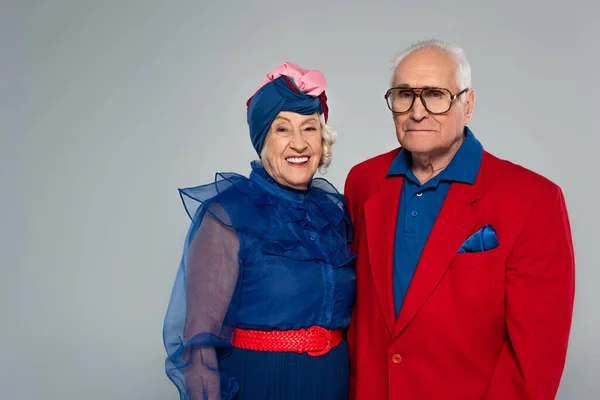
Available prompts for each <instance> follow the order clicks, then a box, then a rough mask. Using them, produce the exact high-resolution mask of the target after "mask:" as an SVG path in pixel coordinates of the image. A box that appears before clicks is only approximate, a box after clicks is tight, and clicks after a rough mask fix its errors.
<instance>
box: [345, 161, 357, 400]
mask: <svg viewBox="0 0 600 400" xmlns="http://www.w3.org/2000/svg"><path fill="white" fill-rule="evenodd" d="M357 180H358V178H357V177H356V173H355V171H353V170H351V171H350V173H349V174H348V177H347V178H346V183H345V185H344V197H345V199H346V207H348V213H349V214H350V219H351V220H352V225H353V227H354V234H353V241H352V244H351V248H352V251H354V252H355V254H356V249H357V247H358V243H359V240H360V239H359V237H358V235H359V229H358V228H359V227H360V221H359V218H360V217H359V215H360V212H359V206H358V205H357V203H358V202H359V198H358V193H356V192H357V191H358V187H359V186H358V185H357ZM355 312H356V308H355V309H354V310H353V311H352V315H351V317H350V327H349V328H348V333H347V341H348V352H349V357H350V379H349V385H350V387H349V396H348V399H349V400H354V397H355V395H354V391H355V376H356V373H355V371H356V368H355V365H356V364H355V363H356V359H355V354H356V351H355V343H356V341H355V337H356V334H355V323H354V322H355V320H356V319H355Z"/></svg>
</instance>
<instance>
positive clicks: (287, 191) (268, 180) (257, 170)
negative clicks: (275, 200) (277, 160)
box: [249, 161, 312, 203]
mask: <svg viewBox="0 0 600 400" xmlns="http://www.w3.org/2000/svg"><path fill="white" fill-rule="evenodd" d="M250 167H251V168H252V171H251V172H250V177H249V179H250V181H251V182H252V183H254V184H256V185H258V186H260V187H261V188H262V189H263V190H264V191H266V192H267V193H269V194H271V195H273V196H276V197H279V198H282V199H285V200H289V201H292V202H296V203H304V202H305V201H307V200H308V199H309V197H310V195H311V192H312V190H311V188H312V182H309V184H308V189H306V190H301V189H294V188H291V187H289V186H285V185H282V184H281V183H279V182H277V181H276V180H275V179H273V177H272V176H271V175H269V174H268V172H267V170H266V169H265V167H264V166H263V165H262V163H261V162H260V161H252V163H250Z"/></svg>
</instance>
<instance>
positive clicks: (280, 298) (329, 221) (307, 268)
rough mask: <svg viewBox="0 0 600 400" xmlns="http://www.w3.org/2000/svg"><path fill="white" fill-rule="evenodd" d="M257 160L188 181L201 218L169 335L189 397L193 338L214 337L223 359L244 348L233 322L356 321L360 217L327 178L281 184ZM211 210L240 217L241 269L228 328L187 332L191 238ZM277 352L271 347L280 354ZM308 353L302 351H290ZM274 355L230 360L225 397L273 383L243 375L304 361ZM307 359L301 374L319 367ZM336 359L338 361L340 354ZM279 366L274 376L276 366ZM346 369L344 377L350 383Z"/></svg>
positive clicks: (171, 371) (175, 368)
mask: <svg viewBox="0 0 600 400" xmlns="http://www.w3.org/2000/svg"><path fill="white" fill-rule="evenodd" d="M251 167H252V172H251V174H250V177H249V179H248V178H246V177H244V176H242V175H239V174H235V173H219V174H217V176H216V179H215V182H214V183H212V184H208V185H204V186H199V187H194V188H188V189H183V190H181V191H180V193H181V197H182V200H183V202H184V204H185V208H186V211H187V213H188V215H189V216H190V217H191V218H192V224H191V227H190V230H189V232H188V236H187V237H186V241H185V243H186V245H185V247H184V251H183V256H182V260H181V263H180V266H179V270H178V273H177V277H176V280H175V284H174V287H173V291H172V295H171V300H170V303H169V307H168V310H167V315H166V317H165V322H164V327H163V336H164V343H165V348H166V350H167V355H168V357H167V360H166V373H167V375H168V376H169V378H170V379H171V380H172V381H173V383H174V384H175V385H176V386H177V388H178V389H179V392H180V398H181V399H182V400H183V399H188V394H187V393H188V388H187V387H186V383H185V379H184V370H185V368H186V367H187V366H188V364H189V363H190V362H189V360H188V359H187V357H186V356H185V354H186V349H188V348H190V347H195V346H212V347H215V348H216V349H217V351H218V354H219V357H220V360H226V359H228V357H240V353H239V352H240V351H241V350H240V349H232V348H231V338H232V336H231V332H232V331H233V329H234V328H245V329H258V330H274V329H279V330H288V329H300V328H308V327H310V326H314V325H317V326H321V327H324V328H327V329H343V328H346V327H347V326H348V325H349V322H350V312H351V307H352V304H353V302H354V297H355V270H354V262H353V260H354V257H355V256H354V254H353V253H352V252H351V251H350V249H349V247H348V245H347V244H348V242H349V241H351V240H352V237H351V235H352V225H351V222H350V218H349V215H348V213H347V210H346V208H345V204H344V197H343V195H341V194H340V193H338V192H337V190H336V189H335V188H334V187H333V186H332V185H331V184H330V183H329V182H328V181H326V180H325V179H322V178H316V179H313V181H312V182H311V184H310V185H309V188H308V189H307V190H305V191H300V190H295V189H291V188H288V187H285V186H282V185H280V184H278V183H277V182H276V181H274V180H273V179H272V178H271V177H270V176H269V175H268V174H267V172H266V171H265V170H264V168H263V167H262V165H261V164H260V162H253V163H252V164H251ZM215 205H218V206H219V207H222V208H223V209H224V210H225V211H226V213H227V216H228V217H229V219H230V220H229V221H227V220H224V219H223V218H222V217H221V216H219V215H218V214H215V213H213V211H212V210H213V209H214V206H215ZM207 212H208V213H211V215H212V216H215V217H216V218H217V219H218V220H219V221H220V223H222V224H223V225H224V226H230V227H233V228H234V229H235V232H236V233H237V236H238V237H239V253H238V261H239V278H238V279H237V284H236V288H235V292H234V294H233V297H232V299H231V302H230V304H229V308H228V310H227V314H226V316H225V318H224V321H223V329H222V330H221V333H220V334H214V333H212V334H211V333H207V332H195V335H194V336H193V337H191V338H189V339H186V338H185V337H184V329H185V324H186V317H188V318H189V316H188V315H187V314H186V284H185V277H186V260H187V258H188V255H189V244H190V243H192V240H193V238H194V235H195V233H196V231H197V230H198V227H199V226H200V224H201V222H202V219H203V218H204V216H205V215H206V213H207ZM339 351H342V353H340V354H339V357H342V358H343V357H344V355H343V351H344V350H338V352H339ZM276 354H277V353H273V354H272V355H271V356H266V357H277V356H276ZM300 356H302V355H300V354H296V353H293V354H287V355H286V356H285V357H287V359H290V358H292V359H293V358H294V357H300ZM285 357H284V358H285ZM249 359H250V360H251V359H252V358H249ZM316 359H317V360H322V361H323V362H325V361H326V360H328V359H327V358H322V357H317V358H316ZM230 360H231V359H230ZM256 360H258V359H256ZM266 360H267V359H262V361H261V363H262V362H263V361H264V362H265V364H259V365H257V364H254V363H252V362H245V363H244V364H243V365H237V364H236V365H233V366H232V364H231V362H229V363H228V364H227V363H226V361H223V362H224V363H226V365H227V368H225V369H221V366H219V369H220V371H221V374H220V375H221V394H222V398H223V399H231V398H233V396H234V395H235V394H236V393H238V394H239V395H241V394H242V393H243V395H244V396H246V397H243V398H262V397H260V396H259V397H252V396H254V393H253V390H258V389H259V388H260V387H261V386H268V385H271V384H272V383H271V382H255V385H253V386H252V387H244V386H243V385H241V384H240V379H241V378H242V377H241V376H240V375H243V374H246V373H248V374H252V373H255V372H256V371H254V370H256V369H257V368H258V369H264V370H265V371H267V370H273V371H274V370H277V369H281V368H284V369H287V368H295V367H294V365H297V364H293V365H282V364H281V358H280V359H276V358H273V359H272V361H273V362H272V363H271V362H267V361H266ZM311 362H319V361H311ZM329 362H330V363H331V359H330V361H329ZM219 363H221V361H219ZM296 363H297V361H296ZM298 365H300V364H298ZM305 367H306V368H305V369H300V370H298V371H295V373H296V374H298V379H302V376H303V375H302V374H309V375H310V373H311V371H310V370H311V369H313V368H314V367H311V365H310V363H306V364H305ZM330 367H331V368H333V364H331V365H330ZM339 367H340V366H339V365H338V366H337V367H336V368H339ZM253 371H254V372H253ZM273 371H271V372H272V373H269V374H265V376H273V373H274V372H273ZM345 379H346V381H345V382H343V383H342V385H347V378H345ZM241 382H244V380H242V381H241ZM331 384H332V385H339V384H340V383H339V382H331ZM253 388H254V389H253ZM324 390H325V389H324ZM290 398H292V397H290Z"/></svg>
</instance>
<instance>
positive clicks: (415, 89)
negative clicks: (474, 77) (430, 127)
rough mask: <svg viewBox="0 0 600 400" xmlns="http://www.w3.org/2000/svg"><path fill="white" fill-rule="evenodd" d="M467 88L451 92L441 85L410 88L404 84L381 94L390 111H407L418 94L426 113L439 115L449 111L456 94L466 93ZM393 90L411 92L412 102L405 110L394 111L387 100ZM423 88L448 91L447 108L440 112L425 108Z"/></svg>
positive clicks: (403, 112) (404, 112)
mask: <svg viewBox="0 0 600 400" xmlns="http://www.w3.org/2000/svg"><path fill="white" fill-rule="evenodd" d="M469 89H470V88H464V89H463V90H461V91H460V92H458V93H456V94H452V92H451V91H450V90H448V89H446V88H441V87H434V86H426V87H421V88H411V87H406V86H396V87H393V88H389V89H388V90H387V92H385V95H384V96H383V98H384V99H385V104H387V106H388V108H389V109H390V111H391V112H393V113H394V114H406V113H407V112H409V111H410V110H411V109H412V108H413V105H414V104H415V100H416V99H417V96H418V97H419V99H421V104H423V107H425V109H426V110H427V112H428V113H430V114H434V115H439V114H446V113H447V112H448V111H450V109H451V108H452V104H454V100H456V98H457V97H458V96H460V95H461V94H463V93H466V92H467V91H468V90H469ZM393 90H410V91H411V92H412V94H413V99H412V102H411V103H410V106H409V107H408V109H407V110H406V111H402V112H399V111H394V110H393V109H392V106H391V105H390V102H389V101H388V97H390V94H391V93H392V91H393ZM425 90H443V91H444V92H446V93H448V94H449V95H450V104H449V106H448V109H447V110H446V111H442V112H433V111H431V110H429V108H427V102H426V101H425V100H424V99H423V92H424V91H425ZM417 92H418V93H417Z"/></svg>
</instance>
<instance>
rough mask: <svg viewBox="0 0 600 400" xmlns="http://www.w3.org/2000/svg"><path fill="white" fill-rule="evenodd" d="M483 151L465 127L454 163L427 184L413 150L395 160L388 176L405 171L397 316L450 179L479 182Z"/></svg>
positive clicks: (397, 267)
mask: <svg viewBox="0 0 600 400" xmlns="http://www.w3.org/2000/svg"><path fill="white" fill-rule="evenodd" d="M482 155H483V147H482V146H481V143H479V141H478V140H477V139H476V138H475V136H474V135H473V132H471V130H470V129H469V128H467V127H465V140H464V141H463V143H462V144H461V146H460V148H459V149H458V151H457V152H456V154H455V155H454V157H453V158H452V160H451V161H450V164H448V166H447V167H446V169H444V170H443V171H442V172H440V173H439V174H438V175H436V176H435V177H433V178H432V179H430V180H429V181H427V182H426V183H424V184H423V185H421V184H420V183H419V180H418V179H417V178H416V177H415V175H414V174H413V172H412V169H411V154H410V152H408V151H407V150H405V149H402V150H400V153H399V154H398V155H397V156H396V158H395V159H394V161H393V162H392V165H391V166H390V169H389V170H388V173H387V176H397V175H404V183H403V184H402V194H401V196H400V206H399V210H398V221H397V223H396V236H395V240H394V266H393V268H394V270H393V281H394V303H395V304H394V305H395V309H396V317H398V315H399V314H400V309H401V308H402V303H403V301H404V297H405V296H406V291H407V290H408V286H409V285H410V281H411V280H412V277H413V275H414V272H415V269H416V268H417V264H418V263H419V258H420V257H421V253H422V252H423V248H424V247H425V242H427V238H428V237H429V233H430V232H431V228H432V227H433V224H434V223H435V220H436V218H437V216H438V214H439V212H440V209H441V208H442V204H443V203H444V199H445V198H446V194H447V193H448V189H449V188H450V183H452V182H462V183H467V184H471V185H472V184H473V183H475V178H476V177H477V174H478V173H479V167H480V165H481V158H482Z"/></svg>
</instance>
